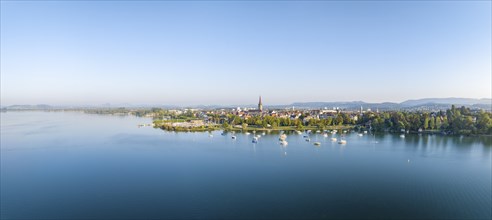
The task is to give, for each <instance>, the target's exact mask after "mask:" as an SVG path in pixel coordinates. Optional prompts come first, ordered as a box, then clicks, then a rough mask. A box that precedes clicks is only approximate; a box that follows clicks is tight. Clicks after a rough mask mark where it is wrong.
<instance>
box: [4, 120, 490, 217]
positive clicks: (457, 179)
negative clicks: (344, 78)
mask: <svg viewBox="0 0 492 220" xmlns="http://www.w3.org/2000/svg"><path fill="white" fill-rule="evenodd" d="M150 122H151V120H150V119H146V118H136V117H129V116H125V117H118V116H102V115H89V114H83V113H76V112H65V113H64V112H57V113H49V112H8V113H1V176H0V177H1V179H0V183H1V185H0V186H1V194H0V199H1V200H0V202H1V203H0V204H1V207H0V208H1V209H0V213H1V215H0V217H1V218H2V219H22V218H28V219H41V218H43V219H73V218H98V219H101V218H118V219H121V218H132V219H134V218H170V219H190V218H199V219H212V218H235V219H236V218H245V219H246V218H247V219H250V218H265V219H266V218H268V219H271V218H282V219H285V218H291V219H299V218H337V219H339V218H346V219H360V218H366V219H368V218H370V219H380V218H386V219H388V218H391V219H490V218H491V206H492V202H491V200H492V199H491V195H492V194H491V193H492V192H491V171H492V170H491V158H492V154H491V149H492V146H491V145H492V140H491V138H490V137H481V138H477V137H443V136H426V135H423V136H418V135H407V137H406V138H400V137H399V136H398V135H389V134H386V135H375V136H374V135H366V136H363V137H359V136H357V135H356V134H355V133H349V134H347V137H346V140H347V144H346V145H339V144H337V143H332V142H331V141H330V137H328V138H325V137H323V136H322V135H315V134H314V135H311V140H312V142H313V141H319V142H321V146H319V147H316V146H314V145H313V144H312V142H311V143H309V142H306V141H304V138H303V137H302V135H297V134H290V135H289V136H288V138H287V141H288V142H289V144H288V145H287V146H286V147H283V146H281V145H279V144H278V134H273V133H271V134H267V135H265V136H263V137H261V138H260V140H259V142H258V144H253V143H251V140H252V135H249V136H248V135H245V134H241V133H237V134H236V136H237V140H232V139H231V135H230V134H229V135H227V136H221V135H220V132H214V133H213V137H209V135H208V133H172V132H164V131H161V130H158V129H153V128H151V127H142V128H138V127H137V124H140V123H150Z"/></svg>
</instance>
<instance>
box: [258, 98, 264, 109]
mask: <svg viewBox="0 0 492 220" xmlns="http://www.w3.org/2000/svg"><path fill="white" fill-rule="evenodd" d="M258 111H260V112H262V111H263V104H262V103H261V96H260V101H259V102H258Z"/></svg>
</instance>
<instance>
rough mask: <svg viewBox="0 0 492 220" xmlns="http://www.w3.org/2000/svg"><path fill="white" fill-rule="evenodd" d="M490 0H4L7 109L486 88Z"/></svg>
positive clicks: (342, 97)
mask: <svg viewBox="0 0 492 220" xmlns="http://www.w3.org/2000/svg"><path fill="white" fill-rule="evenodd" d="M491 9H492V8H491V2H490V1H475V2H467V1H432V2H423V1H405V2H396V1H395V2H385V1H374V2H363V1H352V2H339V1H336V2H317V1H314V2H295V1H283V2H277V1H270V2H256V1H255V2H248V1H240V2H225V1H211V2H196V1H189V2H177V1H172V2H160V1H147V2H138V1H120V2H118V1H104V2H93V1H75V2H65V1H43V2H36V1H23V2H11V1H7V2H5V1H2V2H1V101H2V103H1V104H2V105H11V104H38V103H46V104H55V105H63V104H68V105H72V104H104V103H114V104H116V103H133V104H177V105H187V104H253V103H256V102H257V97H258V95H262V96H263V100H264V103H265V104H288V103H291V102H295V101H358V100H361V101H367V102H383V101H392V102H400V101H404V100H407V99H416V98H424V97H469V98H490V96H491V84H492V79H491V72H492V70H491V66H492V64H491V59H492V57H491V49H492V48H491V26H492V25H491Z"/></svg>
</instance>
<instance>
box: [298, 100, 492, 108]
mask: <svg viewBox="0 0 492 220" xmlns="http://www.w3.org/2000/svg"><path fill="white" fill-rule="evenodd" d="M451 105H456V106H467V107H472V108H482V109H486V110H492V99H489V98H483V99H472V98H425V99H413V100H407V101H404V102H401V103H394V102H383V103H368V102H363V101H353V102H295V103H292V104H291V105H290V106H294V107H300V108H336V107H338V108H342V109H358V108H360V107H363V108H364V109H367V108H371V109H380V110H387V109H418V108H422V109H424V108H427V109H446V108H449V107H451Z"/></svg>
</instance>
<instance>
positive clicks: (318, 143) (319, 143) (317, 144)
mask: <svg viewBox="0 0 492 220" xmlns="http://www.w3.org/2000/svg"><path fill="white" fill-rule="evenodd" d="M313 144H314V145H316V146H319V145H321V142H314V143H313Z"/></svg>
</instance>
